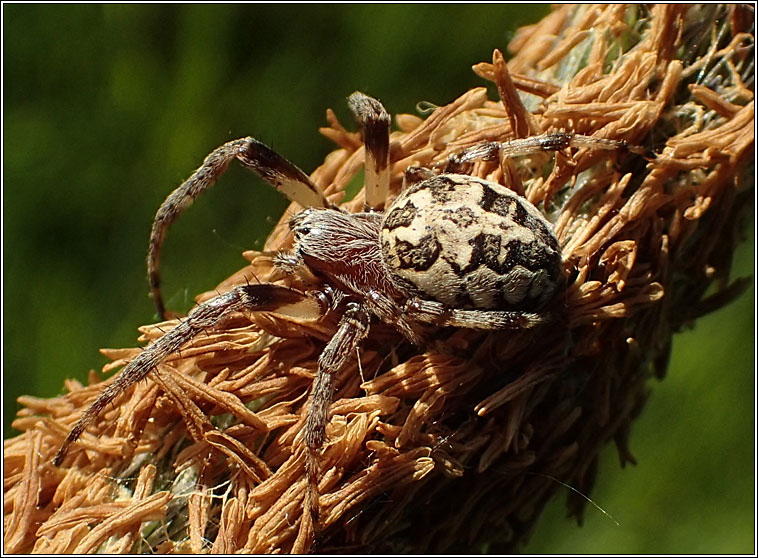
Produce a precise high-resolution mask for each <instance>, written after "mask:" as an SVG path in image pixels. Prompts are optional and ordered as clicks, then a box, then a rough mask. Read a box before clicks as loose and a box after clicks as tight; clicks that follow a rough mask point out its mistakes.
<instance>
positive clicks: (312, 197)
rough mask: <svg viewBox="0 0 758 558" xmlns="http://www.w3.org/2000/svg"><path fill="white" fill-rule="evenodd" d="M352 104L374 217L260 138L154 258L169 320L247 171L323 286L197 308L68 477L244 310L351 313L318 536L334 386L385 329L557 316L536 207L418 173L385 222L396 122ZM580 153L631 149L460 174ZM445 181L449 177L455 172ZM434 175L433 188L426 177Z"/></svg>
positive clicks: (215, 159)
mask: <svg viewBox="0 0 758 558" xmlns="http://www.w3.org/2000/svg"><path fill="white" fill-rule="evenodd" d="M349 104H350V107H351V109H352V111H353V112H354V113H355V115H356V117H357V119H358V121H359V123H360V124H361V126H362V128H363V132H364V141H365V146H366V150H365V160H366V162H365V167H366V173H365V174H366V179H365V189H366V192H365V195H366V204H365V208H364V212H361V213H353V214H351V213H347V212H345V211H343V210H341V209H339V208H337V207H336V206H334V205H333V204H332V203H331V202H330V201H329V200H328V199H327V198H326V197H325V196H324V194H323V193H322V192H321V190H319V188H318V187H316V186H315V185H314V184H313V182H311V180H310V179H309V178H308V176H307V175H306V174H305V173H304V172H303V171H301V170H300V169H298V168H297V167H296V166H295V165H293V164H292V163H290V162H289V161H287V160H286V159H284V158H283V157H281V156H280V155H278V154H276V153H275V152H274V151H272V150H271V149H270V148H268V147H266V146H265V145H263V144H262V143H260V142H258V141H257V140H255V139H253V138H243V139H239V140H234V141H231V142H228V143H226V144H224V145H223V146H221V147H219V148H218V149H216V150H215V151H214V152H213V153H211V154H210V155H208V157H206V159H205V161H204V162H203V164H202V165H201V166H200V167H199V168H198V169H197V170H196V171H195V172H194V173H193V174H192V176H190V178H189V179H187V180H186V181H185V182H184V183H183V184H182V185H181V186H179V187H178V188H177V189H176V190H175V191H174V192H172V193H171V195H169V196H168V198H167V199H166V201H165V202H164V203H163V204H162V205H161V207H160V209H159V210H158V213H157V214H156V218H155V222H154V224H153V229H152V233H151V237H150V246H149V252H148V275H149V278H150V283H151V288H152V296H153V299H154V301H155V303H156V307H157V309H158V313H159V315H160V316H163V315H164V313H165V309H164V305H163V301H162V297H161V294H160V289H159V280H158V259H159V254H160V248H161V244H162V241H163V236H164V233H165V231H166V229H167V228H168V226H169V225H170V224H171V223H172V222H173V221H174V220H175V219H176V218H177V217H178V216H179V214H180V213H181V211H182V210H183V209H184V208H186V207H187V206H188V205H190V204H191V203H192V201H193V200H194V199H195V198H196V197H197V196H199V195H200V194H201V193H202V192H203V191H204V190H206V189H207V188H209V187H210V186H212V185H213V183H214V182H215V180H216V179H217V178H218V177H219V176H220V175H221V174H223V172H224V171H225V170H226V168H227V166H228V165H229V163H230V162H231V161H232V160H233V159H237V160H238V161H239V162H240V163H241V164H242V165H244V166H246V167H248V168H249V169H251V170H253V171H255V172H256V173H258V174H259V175H260V176H261V177H262V178H263V179H264V180H266V181H267V182H269V183H270V184H271V185H272V186H274V187H275V188H277V189H278V190H280V191H282V192H283V193H284V194H285V195H287V196H288V197H289V198H290V199H291V200H293V201H295V202H298V203H299V204H300V205H302V206H303V207H305V209H303V210H302V211H300V212H299V213H297V214H296V215H295V216H294V217H293V218H292V219H291V221H290V228H291V230H292V232H293V235H294V244H293V248H292V250H291V251H290V252H289V253H287V254H282V255H280V256H278V257H277V259H276V262H277V264H278V266H279V267H280V268H281V269H283V270H284V271H287V272H298V271H305V272H307V273H308V274H310V275H311V276H316V277H318V278H319V279H320V280H321V281H322V287H321V288H319V289H318V290H316V291H311V292H302V291H298V290H295V289H291V288H286V287H283V286H279V285H273V284H255V285H243V286H237V287H234V288H232V289H231V290H229V291H228V292H225V293H222V294H220V295H218V296H216V297H214V298H212V299H210V300H208V301H206V302H204V303H202V304H200V305H198V306H197V307H195V308H194V309H193V310H192V311H191V312H190V313H189V315H188V316H187V318H186V319H184V320H183V321H181V322H180V323H179V324H178V325H176V326H175V327H174V328H173V329H171V330H170V331H168V332H167V333H166V334H165V335H163V336H162V337H161V338H159V339H157V340H156V341H155V342H153V343H152V344H151V345H149V346H148V347H146V349H145V350H144V351H143V352H142V353H140V354H139V355H138V356H137V357H136V358H135V359H134V360H132V361H131V362H130V363H129V364H128V365H127V366H126V367H124V369H123V370H122V371H121V373H120V374H119V375H118V376H117V377H116V378H115V379H114V381H113V382H111V384H110V385H109V386H108V387H107V388H106V389H105V391H104V392H103V393H102V394H101V395H100V396H99V397H98V398H97V400H96V401H95V402H94V403H93V404H92V405H91V406H90V407H89V409H88V410H87V411H86V412H85V413H84V415H83V416H82V417H81V419H80V420H79V421H78V422H77V424H76V425H75V426H74V428H73V429H72V430H71V432H70V433H69V435H68V437H67V438H66V440H65V441H64V443H63V445H62V446H61V448H60V451H59V452H58V454H57V456H56V458H55V463H56V464H57V465H59V464H60V463H61V462H62V461H63V458H64V457H65V455H66V453H67V451H68V449H69V446H70V445H71V444H72V443H73V442H74V441H76V439H77V438H78V437H79V436H80V435H81V433H82V432H83V431H84V429H85V428H86V427H87V426H88V425H90V424H91V423H92V422H93V421H94V419H95V418H96V417H97V415H98V414H99V413H100V412H101V410H102V409H103V408H104V407H105V406H106V405H107V404H108V403H109V402H111V401H112V400H113V399H114V398H115V397H116V396H118V395H119V394H120V393H122V392H123V391H124V390H125V389H127V388H128V387H129V386H130V385H132V384H134V383H136V382H138V381H139V380H141V379H143V378H144V377H145V376H146V375H147V374H148V373H149V372H150V371H151V370H152V369H153V368H154V367H156V366H157V365H159V364H160V363H161V362H162V361H163V360H164V359H166V358H167V357H169V356H170V355H172V354H173V353H175V352H176V351H178V350H179V349H180V348H181V347H182V346H183V345H185V344H186V343H188V342H189V341H190V340H192V339H193V338H194V337H195V336H196V335H197V334H198V333H199V332H201V331H203V330H205V329H207V328H214V327H217V326H219V325H220V324H221V323H222V322H223V321H224V320H226V319H227V318H228V317H229V316H231V315H233V314H235V313H237V312H240V311H243V312H262V311H267V312H274V313H278V314H282V315H287V316H293V317H295V318H297V319H300V320H318V319H321V318H322V317H323V316H324V315H326V314H327V313H337V315H338V325H337V329H336V331H335V333H334V335H333V337H332V338H331V339H330V340H329V342H328V343H327V344H326V346H325V348H324V350H323V351H322V353H321V355H320V357H319V361H318V372H317V375H316V379H315V381H314V386H313V390H312V394H311V400H310V404H309V407H308V415H307V419H306V422H305V427H304V440H305V446H306V466H307V475H308V481H309V482H308V486H309V490H308V495H307V499H308V502H307V505H308V507H309V508H310V512H311V513H310V517H311V518H312V519H313V530H314V531H316V530H317V528H318V521H317V520H318V485H317V480H318V466H317V465H318V461H317V456H318V451H319V450H320V448H321V447H322V446H323V444H324V440H325V436H326V425H327V422H328V410H329V405H330V403H331V400H332V395H333V378H334V376H335V374H336V373H337V372H339V371H340V370H341V369H342V368H343V367H345V365H346V364H347V363H348V361H349V359H351V358H354V355H355V354H356V350H357V349H358V347H359V345H360V342H361V340H362V339H363V338H365V337H366V335H367V334H368V331H369V328H370V324H371V321H372V320H375V321H381V322H384V323H386V324H389V325H391V326H394V327H395V328H396V329H397V330H398V331H399V332H400V333H401V334H402V335H403V336H405V337H406V338H407V339H408V340H409V341H411V342H413V343H415V344H416V345H419V346H422V345H425V344H427V343H428V341H429V338H428V332H429V330H433V328H434V327H445V326H452V327H459V328H470V329H479V330H497V329H508V328H511V329H513V328H525V327H533V326H535V325H538V324H541V323H544V322H545V321H546V320H548V319H549V318H550V312H549V311H548V310H546V309H547V308H549V303H550V301H551V299H553V298H554V296H555V294H556V292H557V291H558V288H559V285H560V284H561V281H562V279H561V251H560V246H559V243H558V240H557V239H556V237H555V235H554V234H553V232H552V228H551V225H550V223H549V222H548V221H547V220H546V219H545V218H544V217H543V216H542V214H541V213H540V212H539V210H538V209H537V208H535V207H534V206H533V205H532V204H530V203H529V202H528V201H527V200H526V199H525V198H523V197H521V196H518V195H517V194H515V193H514V192H512V191H510V190H509V189H507V188H505V187H504V186H501V185H499V184H495V183H493V182H489V181H486V180H482V179H479V178H475V177H471V176H468V175H463V174H454V173H446V172H442V173H441V174H435V172H433V171H432V170H429V169H420V170H419V169H415V172H409V173H408V174H407V177H408V178H409V179H408V182H409V183H410V184H409V185H408V187H407V188H405V190H404V191H403V192H401V193H400V194H399V195H398V196H397V197H396V198H395V199H394V201H391V202H390V203H389V204H388V205H387V207H386V210H384V211H383V209H384V206H385V203H386V201H387V198H388V195H389V185H390V172H389V170H390V166H389V164H390V161H389V153H390V150H389V126H390V118H389V115H388V114H387V112H386V111H385V109H384V107H383V106H382V105H381V104H380V103H379V102H378V101H377V100H375V99H372V98H371V97H368V96H366V95H363V94H362V93H358V92H356V93H354V94H353V95H351V96H350V98H349ZM571 146H579V147H589V148H597V149H619V148H628V146H626V145H625V144H623V143H622V142H613V141H609V140H602V139H594V138H589V137H586V136H578V135H573V134H567V133H553V134H545V135H542V136H534V137H530V138H525V139H522V140H516V141H512V142H509V143H502V144H501V143H497V144H494V143H493V144H486V145H483V146H477V147H476V148H475V149H472V150H470V151H468V152H464V153H463V154H459V155H457V156H456V157H455V160H454V161H453V160H451V161H450V162H449V163H450V167H458V166H460V165H461V164H462V163H465V162H467V161H471V160H474V159H476V158H482V157H492V156H493V154H494V155H501V156H505V157H509V156H516V155H526V154H530V153H536V152H541V151H554V150H559V149H564V148H567V147H571ZM443 170H447V168H445V167H444V166H443ZM419 177H420V179H419Z"/></svg>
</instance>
